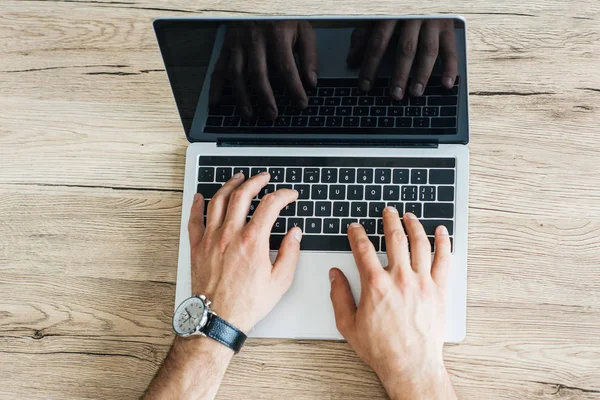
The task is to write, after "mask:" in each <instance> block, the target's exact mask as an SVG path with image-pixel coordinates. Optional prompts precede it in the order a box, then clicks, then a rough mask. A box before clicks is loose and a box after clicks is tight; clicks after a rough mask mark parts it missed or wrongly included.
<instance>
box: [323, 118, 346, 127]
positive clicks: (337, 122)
mask: <svg viewBox="0 0 600 400" xmlns="http://www.w3.org/2000/svg"><path fill="white" fill-rule="evenodd" d="M325 126H342V117H327V121H325Z"/></svg>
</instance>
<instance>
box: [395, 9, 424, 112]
mask: <svg viewBox="0 0 600 400" xmlns="http://www.w3.org/2000/svg"><path fill="white" fill-rule="evenodd" d="M421 23H422V21H421V20H419V19H413V20H408V21H406V22H405V23H404V24H402V28H401V29H400V38H399V39H398V44H397V45H396V62H395V66H394V72H393V74H392V80H391V81H390V94H391V95H392V97H393V98H395V99H396V100H401V99H402V98H403V97H404V95H405V94H406V83H407V82H408V77H409V76H410V70H411V68H412V65H413V62H414V59H415V55H416V54H417V46H418V44H419V31H420V30H421Z"/></svg>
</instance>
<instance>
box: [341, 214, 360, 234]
mask: <svg viewBox="0 0 600 400" xmlns="http://www.w3.org/2000/svg"><path fill="white" fill-rule="evenodd" d="M354 222H358V220H357V219H354V218H344V219H342V233H343V234H344V235H345V234H347V233H348V227H349V226H350V224H352V223H354ZM342 237H344V236H342Z"/></svg>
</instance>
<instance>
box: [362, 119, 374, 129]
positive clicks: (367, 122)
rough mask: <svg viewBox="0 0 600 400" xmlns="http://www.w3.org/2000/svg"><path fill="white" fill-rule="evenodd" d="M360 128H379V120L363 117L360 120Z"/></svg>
mask: <svg viewBox="0 0 600 400" xmlns="http://www.w3.org/2000/svg"><path fill="white" fill-rule="evenodd" d="M360 126H361V127H362V128H372V127H374V126H377V118H375V117H361V118H360Z"/></svg>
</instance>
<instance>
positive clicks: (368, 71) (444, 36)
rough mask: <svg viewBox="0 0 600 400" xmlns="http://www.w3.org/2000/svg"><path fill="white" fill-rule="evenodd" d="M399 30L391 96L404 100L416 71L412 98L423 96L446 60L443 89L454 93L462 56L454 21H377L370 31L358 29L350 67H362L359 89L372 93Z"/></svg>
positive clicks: (351, 52)
mask: <svg viewBox="0 0 600 400" xmlns="http://www.w3.org/2000/svg"><path fill="white" fill-rule="evenodd" d="M398 24H399V25H400V26H399V28H398V33H399V38H398V42H397V44H396V53H395V68H394V72H393V75H392V78H391V80H390V95H391V96H392V97H393V98H395V99H396V100H401V99H402V98H403V97H404V95H405V94H406V91H407V87H406V84H407V81H408V78H409V74H410V71H411V69H412V70H413V76H412V82H411V87H410V88H409V90H410V94H411V95H413V96H421V95H422V94H423V91H424V90H425V86H427V82H428V81H429V77H430V76H431V72H432V70H433V66H434V64H435V61H436V59H437V57H438V54H439V55H440V57H441V58H442V64H443V67H442V68H443V71H442V77H441V80H442V81H441V83H442V86H444V87H446V88H448V89H450V88H452V86H453V85H454V81H455V80H456V75H457V74H458V56H457V55H456V43H455V41H454V21H453V20H452V19H423V20H421V19H411V20H406V21H404V22H399V21H396V20H382V21H377V22H375V23H374V25H373V26H372V27H371V28H369V29H355V30H354V32H353V33H352V38H351V43H350V50H349V52H348V58H347V63H348V64H349V65H351V66H359V65H360V73H359V88H360V89H361V90H362V91H364V92H368V91H369V90H370V89H371V87H372V84H373V82H374V81H375V78H376V76H377V70H378V69H379V64H380V63H381V59H382V57H383V55H384V53H385V51H386V49H387V47H388V44H389V43H390V40H391V39H392V35H393V34H394V32H395V30H396V25H398Z"/></svg>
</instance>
